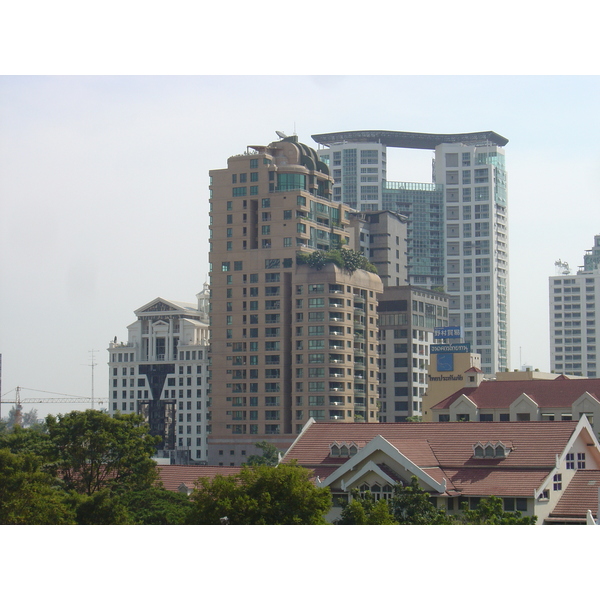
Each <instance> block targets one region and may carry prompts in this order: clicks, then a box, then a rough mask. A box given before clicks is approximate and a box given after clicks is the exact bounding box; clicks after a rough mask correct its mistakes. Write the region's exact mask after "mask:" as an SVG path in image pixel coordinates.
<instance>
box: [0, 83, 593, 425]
mask: <svg viewBox="0 0 600 600" xmlns="http://www.w3.org/2000/svg"><path fill="white" fill-rule="evenodd" d="M599 92H600V78H599V77H597V76H419V75H417V76H406V75H405V76H359V75H347V76H343V75H342V76H302V75H294V76H244V75H241V76H237V75H216V76H4V77H1V78H0V197H1V221H0V268H1V282H2V294H1V298H0V352H1V353H2V361H3V363H2V394H3V400H5V401H12V400H14V397H15V396H14V392H11V391H12V390H14V389H15V388H16V387H17V386H20V387H22V388H24V389H23V390H22V392H21V398H40V397H56V396H57V395H63V394H64V395H71V396H82V397H89V396H91V395H92V367H91V366H90V365H91V364H95V367H94V369H93V371H94V390H93V391H94V397H96V398H106V397H107V395H108V368H107V364H106V363H107V358H108V353H107V347H108V343H109V341H111V340H112V339H113V338H114V337H115V336H117V338H118V339H119V340H125V339H126V338H127V330H126V327H127V325H129V324H130V323H132V322H133V321H134V320H135V315H134V313H133V311H134V310H136V309H137V308H139V307H141V306H142V305H144V304H145V303H147V302H149V301H151V300H153V299H154V298H156V297H158V296H161V297H163V298H166V299H171V300H185V301H194V300H195V294H196V293H197V292H199V291H200V290H201V289H202V286H203V284H204V282H206V281H207V275H208V241H207V238H208V185H209V179H208V171H209V170H210V169H219V168H225V167H226V165H227V158H228V157H229V156H232V155H234V154H239V153H242V152H244V151H245V150H246V147H247V146H248V145H252V144H268V143H269V142H271V141H274V140H276V139H277V135H276V133H275V131H276V130H280V131H284V132H285V133H287V134H292V133H296V134H297V135H298V136H299V139H300V141H301V142H304V143H306V144H309V145H312V146H314V147H316V144H315V143H314V142H313V141H312V139H311V134H316V133H325V132H332V131H343V130H354V129H387V130H397V131H416V132H429V133H458V132H460V133H462V132H472V131H488V130H492V131H495V132H497V133H499V134H501V135H503V136H504V137H506V138H508V139H509V143H508V145H507V146H506V163H507V171H508V207H509V208H508V214H509V245H510V250H509V257H510V336H511V360H510V363H511V368H513V369H516V368H519V367H520V366H521V365H523V364H526V365H530V366H532V367H533V368H539V369H540V370H542V371H548V370H549V368H550V354H549V332H548V277H549V276H551V275H554V274H555V266H554V262H555V261H556V260H558V259H561V260H563V261H566V262H568V263H569V265H570V266H571V267H572V268H574V269H576V268H577V266H579V265H581V264H582V262H583V261H582V257H583V254H584V251H585V250H586V249H589V248H591V247H592V245H593V237H594V235H595V234H600V219H599V218H598V217H600V203H599V199H600V169H599V166H598V165H599V164H600V147H599V146H598V144H597V139H598V132H599V130H600V117H599V116H598V110H597V106H598V97H599ZM432 154H433V153H432V152H431V151H427V150H423V151H421V150H410V151H409V150H392V151H391V152H390V156H389V157H388V179H389V180H392V181H394V180H396V181H398V180H399V181H422V182H428V181H431V158H432ZM92 351H93V352H92ZM40 392H45V393H40ZM46 392H51V393H46ZM85 407H86V405H80V404H69V405H64V406H63V405H57V404H50V403H44V404H27V405H26V406H25V407H24V408H25V410H28V409H29V408H36V409H37V410H38V414H39V415H40V416H43V415H44V414H46V413H47V412H54V413H56V412H64V411H67V410H73V409H76V408H85ZM8 408H9V406H8V405H6V404H3V414H6V412H7V410H8Z"/></svg>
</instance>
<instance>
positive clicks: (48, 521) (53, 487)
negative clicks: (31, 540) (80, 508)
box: [0, 448, 76, 525]
mask: <svg viewBox="0 0 600 600" xmlns="http://www.w3.org/2000/svg"><path fill="white" fill-rule="evenodd" d="M40 466H41V462H40V460H39V458H37V457H36V456H34V455H33V454H31V453H21V454H13V453H12V452H11V451H10V450H8V449H7V448H3V449H0V524H2V525H68V524H73V523H75V522H76V521H75V513H74V511H73V509H72V508H71V506H70V505H69V503H68V495H67V494H66V492H65V491H64V490H63V489H61V486H60V482H58V481H57V480H56V479H55V478H54V477H52V476H51V475H49V474H48V473H44V472H42V471H41V470H40Z"/></svg>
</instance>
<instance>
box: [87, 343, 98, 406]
mask: <svg viewBox="0 0 600 600" xmlns="http://www.w3.org/2000/svg"><path fill="white" fill-rule="evenodd" d="M89 352H91V354H92V363H91V364H90V365H89V366H90V367H92V410H94V367H95V366H96V363H95V362H94V352H97V350H89Z"/></svg>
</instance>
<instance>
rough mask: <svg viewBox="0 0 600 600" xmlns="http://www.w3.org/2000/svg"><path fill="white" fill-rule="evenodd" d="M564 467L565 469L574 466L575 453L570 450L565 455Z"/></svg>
mask: <svg viewBox="0 0 600 600" xmlns="http://www.w3.org/2000/svg"><path fill="white" fill-rule="evenodd" d="M566 467H567V469H574V468H575V454H574V453H573V452H570V453H569V454H567V456H566Z"/></svg>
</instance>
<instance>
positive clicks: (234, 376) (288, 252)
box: [209, 136, 382, 466]
mask: <svg viewBox="0 0 600 600" xmlns="http://www.w3.org/2000/svg"><path fill="white" fill-rule="evenodd" d="M210 177H211V185H210V192H211V197H210V221H211V225H210V258H209V262H210V270H211V281H210V288H211V309H210V339H211V350H212V352H211V357H212V367H211V374H212V393H211V399H212V410H211V413H212V422H211V425H212V433H211V436H210V438H209V461H210V463H211V464H214V465H218V464H223V466H237V465H238V464H241V462H243V461H244V457H245V456H247V455H248V454H252V453H254V452H255V444H256V442H259V441H262V440H268V441H269V442H271V443H273V444H275V445H276V446H278V447H279V448H281V449H285V448H287V447H288V446H289V445H290V444H291V443H292V442H293V440H294V439H295V436H296V435H297V434H298V432H299V431H300V430H301V429H302V427H303V425H304V424H305V423H306V421H307V420H308V419H309V418H311V417H312V418H314V419H316V420H332V421H337V420H340V421H352V422H354V421H355V420H364V421H367V422H370V421H377V418H378V415H377V379H378V366H377V359H378V354H377V294H378V293H380V292H381V291H382V284H381V279H380V278H379V276H378V275H377V274H375V273H374V272H369V271H367V270H365V269H363V268H355V266H356V265H355V266H354V267H352V268H346V266H344V265H342V266H340V260H341V257H342V253H343V252H346V251H350V250H351V249H352V244H353V240H354V239H355V238H356V235H355V233H354V231H353V227H355V226H358V225H353V224H352V223H351V222H350V219H349V213H350V212H351V211H350V209H349V208H348V207H344V206H343V205H341V204H340V203H338V202H335V201H334V200H333V197H332V183H333V181H332V179H331V177H330V175H329V169H328V167H327V165H326V164H324V163H323V162H322V161H321V160H320V159H319V157H318V156H317V154H316V152H315V151H314V150H313V149H312V148H309V147H308V146H306V145H304V144H301V143H299V142H298V140H297V138H296V137H295V136H291V137H287V138H285V139H281V140H280V141H278V142H273V143H271V144H269V145H268V146H250V147H248V149H247V151H246V152H245V153H243V154H240V155H237V156H232V157H230V158H229V159H228V162H227V168H226V169H218V170H213V171H211V172H210ZM353 223H357V222H356V220H354V221H353ZM359 238H360V236H359ZM318 251H320V254H318V255H317V254H314V253H315V252H318ZM331 251H336V252H337V255H336V256H337V258H338V264H334V263H332V262H328V258H327V257H328V256H329V257H330V256H331V255H327V253H328V252H331ZM312 255H314V257H319V256H320V257H322V258H323V259H324V260H323V262H321V263H319V264H315V263H314V262H311V259H310V258H309V257H310V256H312ZM314 257H313V260H314Z"/></svg>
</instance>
